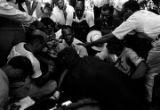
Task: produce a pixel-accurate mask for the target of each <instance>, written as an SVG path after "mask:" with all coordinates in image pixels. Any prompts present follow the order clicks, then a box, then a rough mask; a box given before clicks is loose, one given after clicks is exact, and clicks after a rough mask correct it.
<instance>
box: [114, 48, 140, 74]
mask: <svg viewBox="0 0 160 110" xmlns="http://www.w3.org/2000/svg"><path fill="white" fill-rule="evenodd" d="M141 61H143V59H142V58H141V57H139V56H138V55H137V53H136V52H134V51H133V50H132V49H130V48H125V49H124V50H123V51H122V53H121V55H120V56H119V57H118V60H117V61H116V64H115V66H116V67H117V68H118V69H119V70H120V71H122V72H123V73H125V74H127V75H128V76H130V75H131V73H132V72H133V71H132V70H131V69H133V66H135V67H137V66H138V64H140V62H141ZM131 63H132V64H133V65H131Z"/></svg>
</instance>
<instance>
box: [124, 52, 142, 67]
mask: <svg viewBox="0 0 160 110" xmlns="http://www.w3.org/2000/svg"><path fill="white" fill-rule="evenodd" d="M127 56H128V58H129V59H130V61H131V62H132V63H133V64H134V65H135V66H138V64H139V63H140V62H142V61H143V60H144V59H142V58H141V57H139V56H138V55H137V53H136V52H135V51H133V50H132V49H127Z"/></svg>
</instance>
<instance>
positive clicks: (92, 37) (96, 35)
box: [87, 30, 106, 51]
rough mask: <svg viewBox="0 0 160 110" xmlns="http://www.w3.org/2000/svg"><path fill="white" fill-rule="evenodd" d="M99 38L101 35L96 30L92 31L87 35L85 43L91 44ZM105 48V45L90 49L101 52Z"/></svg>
mask: <svg viewBox="0 0 160 110" xmlns="http://www.w3.org/2000/svg"><path fill="white" fill-rule="evenodd" d="M100 38H102V33H101V32H100V31H98V30H93V31H90V32H89V33H88V35H87V42H93V41H96V40H98V39H100ZM105 46H106V43H104V44H98V45H96V46H92V47H91V48H92V49H93V50H96V51H102V50H103V49H104V48H105Z"/></svg>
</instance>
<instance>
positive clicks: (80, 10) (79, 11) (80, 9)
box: [75, 1, 84, 19]
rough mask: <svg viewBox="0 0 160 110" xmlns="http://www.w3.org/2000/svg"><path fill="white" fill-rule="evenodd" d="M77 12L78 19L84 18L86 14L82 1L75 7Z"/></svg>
mask: <svg viewBox="0 0 160 110" xmlns="http://www.w3.org/2000/svg"><path fill="white" fill-rule="evenodd" d="M75 11H76V15H77V17H78V19H80V18H81V17H82V16H83V13H84V6H83V2H82V1H77V3H76V6H75Z"/></svg>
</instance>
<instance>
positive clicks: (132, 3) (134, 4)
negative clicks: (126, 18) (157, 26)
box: [123, 0, 140, 12]
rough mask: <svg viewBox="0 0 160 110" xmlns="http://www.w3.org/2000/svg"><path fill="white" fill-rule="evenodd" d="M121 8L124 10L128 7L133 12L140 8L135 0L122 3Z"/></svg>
mask: <svg viewBox="0 0 160 110" xmlns="http://www.w3.org/2000/svg"><path fill="white" fill-rule="evenodd" d="M123 8H124V10H126V9H130V10H132V11H133V12H135V11H138V10H140V6H139V4H138V3H137V1H134V0H129V1H127V2H126V3H124V4H123Z"/></svg>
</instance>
